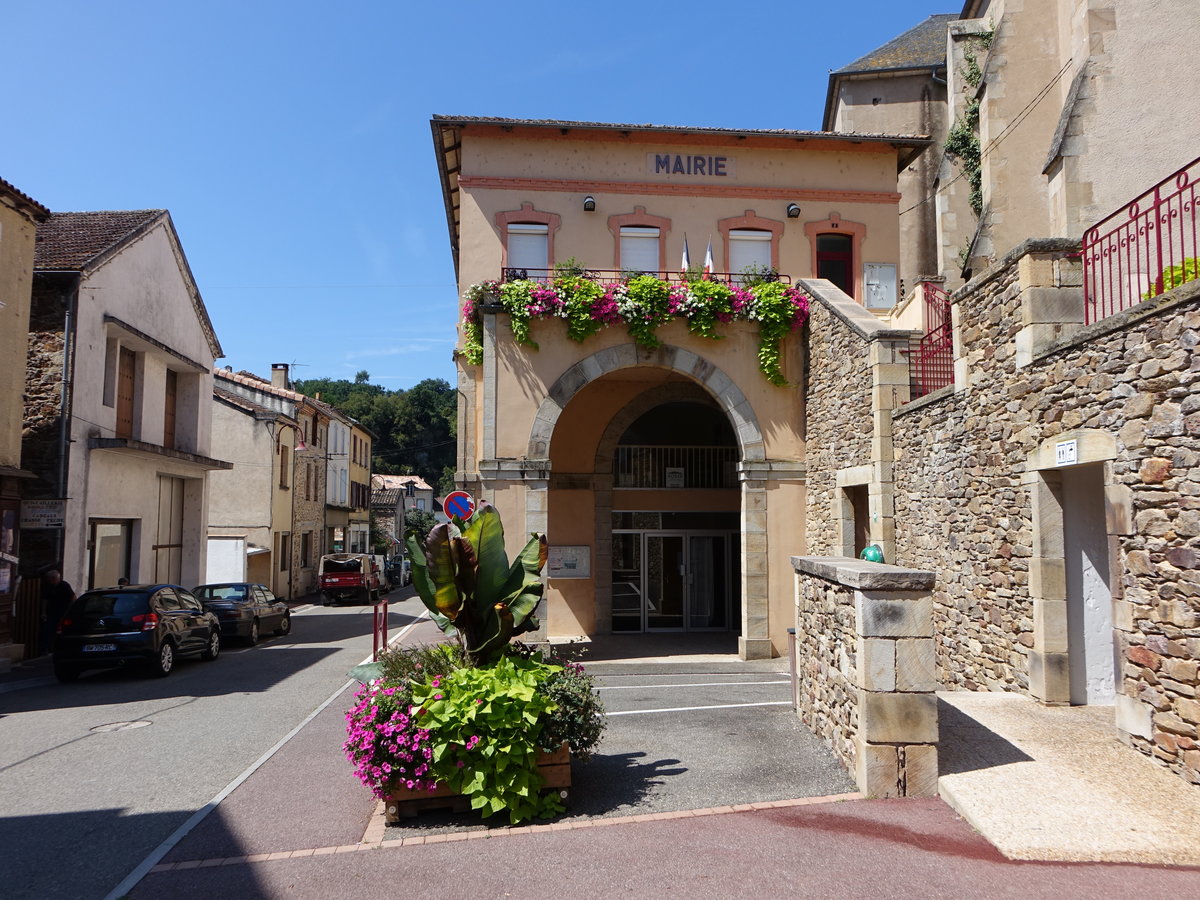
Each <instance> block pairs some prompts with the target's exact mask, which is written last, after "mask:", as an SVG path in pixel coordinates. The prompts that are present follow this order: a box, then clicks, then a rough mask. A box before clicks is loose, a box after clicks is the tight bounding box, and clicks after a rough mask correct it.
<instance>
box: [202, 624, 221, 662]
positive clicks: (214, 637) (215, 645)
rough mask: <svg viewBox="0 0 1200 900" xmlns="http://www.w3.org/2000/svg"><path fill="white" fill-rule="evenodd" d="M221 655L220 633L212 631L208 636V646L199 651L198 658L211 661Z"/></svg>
mask: <svg viewBox="0 0 1200 900" xmlns="http://www.w3.org/2000/svg"><path fill="white" fill-rule="evenodd" d="M220 655H221V634H220V632H217V631H214V632H213V633H212V634H210V635H209V636H208V646H207V647H205V648H204V650H203V651H201V653H200V658H201V659H202V660H204V661H205V662H211V661H212V660H214V659H216V658H217V657H218V656H220Z"/></svg>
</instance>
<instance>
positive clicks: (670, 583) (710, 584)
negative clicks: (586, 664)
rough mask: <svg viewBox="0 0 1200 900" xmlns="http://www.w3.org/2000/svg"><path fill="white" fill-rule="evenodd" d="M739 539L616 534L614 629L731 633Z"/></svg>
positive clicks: (719, 535) (722, 535) (711, 535)
mask: <svg viewBox="0 0 1200 900" xmlns="http://www.w3.org/2000/svg"><path fill="white" fill-rule="evenodd" d="M734 540H735V538H734V536H733V535H730V534H727V533H725V532H705V533H696V532H678V533H675V532H647V531H642V532H638V531H623V532H617V531H614V532H613V536H612V548H613V551H612V560H613V574H612V630H613V631H614V632H631V631H634V632H636V631H726V630H728V629H729V626H730V622H731V621H733V618H732V600H733V594H732V590H733V586H734V584H736V579H734V578H733V577H732V574H731V559H730V548H731V547H732V546H733V545H734Z"/></svg>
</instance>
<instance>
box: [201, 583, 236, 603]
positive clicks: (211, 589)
mask: <svg viewBox="0 0 1200 900" xmlns="http://www.w3.org/2000/svg"><path fill="white" fill-rule="evenodd" d="M194 593H195V594H196V596H197V597H199V598H200V599H201V600H245V599H246V586H245V585H242V584H206V585H201V586H200V587H198V588H196V590H195V591H194Z"/></svg>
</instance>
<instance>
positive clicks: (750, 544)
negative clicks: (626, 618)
mask: <svg viewBox="0 0 1200 900" xmlns="http://www.w3.org/2000/svg"><path fill="white" fill-rule="evenodd" d="M639 366H641V367H648V368H656V369H663V370H667V371H670V372H673V373H676V374H679V375H682V376H684V377H686V378H687V379H688V380H689V381H690V382H691V383H692V384H694V385H696V386H697V387H699V388H700V389H701V390H703V391H704V392H705V393H706V394H707V395H708V396H709V397H710V398H711V399H712V400H713V401H714V402H715V403H716V405H717V406H718V407H719V408H720V409H721V411H722V412H723V413H724V414H725V416H726V417H727V418H728V419H729V423H730V425H731V426H732V428H733V431H734V434H735V436H736V439H737V443H738V450H739V457H740V464H739V466H738V481H739V489H740V495H741V501H740V507H741V508H740V525H741V533H742V543H741V550H740V553H741V568H740V571H741V573H742V574H741V598H742V605H741V608H742V628H741V637H740V638H739V641H738V646H739V653H740V654H741V656H742V658H743V659H758V658H769V657H770V656H771V652H772V651H771V640H770V636H769V598H768V576H767V571H768V566H767V540H766V537H767V503H766V478H767V475H768V473H769V471H770V469H771V467H770V465H769V464H767V461H766V452H765V447H764V444H763V438H762V431H761V429H760V427H759V424H758V418H757V416H756V414H755V412H754V409H753V407H752V406H751V404H750V401H749V400H748V399H747V398H746V396H745V394H744V393H742V391H741V389H740V388H739V387H738V386H737V385H736V384H735V383H734V382H733V380H732V379H731V378H730V377H729V376H728V375H726V374H725V373H724V372H723V371H721V369H719V368H718V367H717V366H715V365H714V364H713V363H712V362H711V361H709V360H707V359H704V358H702V357H700V356H698V355H697V354H695V353H692V352H691V351H689V350H685V349H683V348H681V347H675V346H672V345H666V344H664V345H663V346H661V347H659V348H657V349H656V350H646V349H644V348H640V347H637V346H635V345H633V344H621V345H619V346H615V347H608V348H605V349H604V350H600V351H598V352H596V353H594V354H592V355H591V356H588V357H586V358H584V359H582V360H580V361H579V362H577V363H575V364H574V365H572V366H571V367H570V368H568V369H567V370H566V371H564V372H563V373H562V374H561V375H560V376H559V377H558V379H557V380H556V381H555V383H554V385H553V386H552V387H551V388H550V391H549V392H548V394H547V396H546V397H545V399H544V400H543V401H542V403H541V406H540V407H539V409H538V412H537V415H536V416H535V418H534V423H533V427H532V428H531V430H530V435H529V445H528V448H529V449H528V457H527V460H526V463H525V464H526V466H530V465H533V464H534V463H535V462H538V461H541V463H542V465H541V468H542V469H543V470H544V471H545V472H546V473H547V475H548V471H549V456H550V445H551V441H552V440H553V437H554V429H555V426H556V425H557V423H558V420H559V418H560V416H561V415H562V413H563V410H564V409H565V408H566V407H567V405H568V404H569V403H570V402H571V400H572V399H573V398H574V397H575V396H576V394H578V393H579V392H580V391H581V390H582V389H583V388H584V387H586V386H587V385H589V384H591V383H592V382H594V381H596V380H597V379H600V378H603V377H604V376H605V375H607V374H609V373H612V372H618V371H621V370H623V369H630V368H634V367H639ZM668 393H669V392H666V393H665V392H657V393H656V394H655V395H653V400H650V399H646V400H638V401H635V403H634V404H631V405H630V406H629V407H628V408H627V409H626V410H623V411H622V413H621V414H620V415H619V416H618V417H617V418H616V419H614V421H613V422H612V423H610V425H609V426H608V428H607V429H606V432H605V436H604V438H603V439H602V440H601V441H600V443H599V445H598V448H597V458H596V468H595V469H594V471H595V473H596V475H597V477H598V478H600V479H604V480H606V482H607V483H606V484H603V485H601V484H597V485H596V491H595V494H596V503H595V508H596V517H597V518H596V531H595V535H596V541H597V548H596V565H595V568H594V577H595V581H594V587H595V590H596V603H597V610H596V612H597V624H598V626H603V625H609V626H610V625H611V614H612V581H611V577H612V573H611V570H610V561H611V557H610V554H611V540H610V538H609V537H605V535H606V534H608V533H610V531H611V513H612V484H611V480H612V469H611V453H612V446H611V445H612V444H614V443H615V442H616V440H617V439H618V438H619V437H620V434H621V433H622V431H623V429H622V428H621V424H622V422H624V424H625V425H626V426H627V425H628V424H629V423H630V422H632V421H633V419H632V418H629V421H628V422H625V421H624V420H625V419H626V418H627V417H630V416H634V417H636V416H635V411H636V414H637V415H640V414H641V413H642V412H645V411H646V409H648V408H650V406H653V405H657V404H658V403H661V402H664V400H666V399H668ZM643 404H648V405H647V406H646V408H645V409H643V408H642V405H643ZM605 456H607V459H602V457H605ZM527 477H528V476H527ZM537 487H538V488H540V489H535V490H530V491H528V492H527V493H526V510H525V515H526V527H527V528H528V529H530V530H534V531H545V530H547V526H548V512H549V503H548V496H547V489H548V478H547V479H546V480H545V481H543V482H542V483H541V484H540V485H538V486H537ZM602 516H603V517H604V522H603V523H602V522H601V521H600V519H601V517H602Z"/></svg>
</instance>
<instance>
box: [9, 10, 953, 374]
mask: <svg viewBox="0 0 1200 900" xmlns="http://www.w3.org/2000/svg"><path fill="white" fill-rule="evenodd" d="M961 6H962V4H961V2H954V0H952V2H949V3H942V4H936V5H934V6H926V5H925V4H923V3H919V2H911V0H844V2H841V3H818V2H812V0H791V2H781V3H757V4H746V3H731V2H723V3H716V2H708V0H689V2H678V3H646V2H625V0H615V2H608V3H604V4H580V3H571V2H557V3H550V2H546V3H539V2H522V0H510V2H508V3H494V2H489V3H479V2H475V0H459V2H456V3H421V4H412V3H400V2H391V3H386V2H352V0H351V2H343V3H340V4H334V3H313V2H305V0H297V2H288V3H285V2H254V0H241V2H227V0H202V2H200V0H193V2H190V3H189V2H174V3H163V2H161V0H158V2H153V3H151V2H142V0H117V2H107V3H99V2H95V0H87V2H61V0H3V2H0V12H2V15H3V18H4V22H5V24H4V32H5V38H6V40H5V47H4V50H3V51H2V52H0V84H4V85H5V91H4V95H5V117H6V123H7V128H6V131H8V134H6V136H5V140H4V141H2V142H0V177H3V178H5V179H7V180H8V181H11V182H12V183H14V184H15V185H16V186H17V187H19V188H20V189H22V190H23V191H25V192H26V193H28V194H30V195H31V196H33V197H34V198H35V199H36V200H39V201H40V202H42V203H44V204H45V205H47V206H49V207H50V208H51V209H54V210H64V211H65V210H83V209H141V208H151V207H155V208H157V207H166V208H167V209H169V210H170V211H171V215H172V218H173V219H174V221H175V226H176V228H177V229H178V231H179V234H180V237H181V239H182V241H183V246H184V249H185V251H186V253H187V255H188V259H189V261H190V263H191V266H192V270H193V272H194V273H195V276H196V280H197V282H198V283H199V286H200V291H201V293H202V294H203V296H204V300H205V303H206V304H207V306H208V310H209V314H210V315H211V316H212V319H213V323H214V325H215V326H216V329H217V334H218V336H219V337H220V340H221V343H222V345H223V347H224V349H225V354H226V358H225V359H224V360H222V361H221V362H222V364H229V365H232V366H233V367H234V368H235V369H249V370H251V371H256V372H259V373H262V374H267V373H269V371H270V366H271V363H273V362H288V363H295V364H296V365H297V368H296V369H295V375H296V377H300V378H311V377H331V378H353V377H354V373H355V372H357V371H359V370H360V369H366V370H368V371H369V372H370V373H371V380H372V381H373V382H376V383H378V384H382V385H384V386H386V387H389V388H398V387H400V388H407V387H410V386H412V385H413V384H415V383H416V382H418V381H420V380H421V379H422V378H428V377H439V378H446V379H448V380H451V381H453V366H452V364H451V362H450V351H451V348H452V347H453V344H454V322H455V317H456V309H457V298H456V289H455V284H454V270H453V265H452V263H451V259H450V251H449V243H448V238H447V235H446V226H445V213H444V208H443V205H442V199H441V194H440V190H439V185H438V182H437V173H436V168H435V162H434V156H433V151H432V145H431V140H430V132H429V117H430V115H431V114H432V113H450V114H454V115H499V116H514V117H521V118H562V119H588V120H598V121H612V122H654V123H659V124H681V125H682V124H687V125H712V126H728V127H737V128H802V129H808V128H811V129H816V128H819V127H820V124H821V114H822V111H823V106H824V98H825V87H826V83H827V73H828V71H829V70H830V69H834V68H838V67H840V66H842V65H844V64H846V63H848V62H850V61H851V60H853V59H855V58H856V57H858V56H861V55H862V54H863V53H866V52H867V51H869V50H871V49H873V48H874V47H876V46H878V45H879V44H882V43H884V42H885V41H887V40H889V39H890V38H892V37H894V36H895V35H897V34H899V33H900V32H902V31H904V30H906V29H908V28H910V27H912V26H913V25H915V24H917V23H918V22H920V21H921V20H922V19H924V18H925V17H926V16H927V15H929V14H932V13H938V12H956V11H958V10H959V9H960V8H961ZM9 129H12V130H11V131H9ZM17 134H19V135H21V136H23V137H24V139H25V140H23V141H22V140H19V139H18V140H14V139H13V138H14V137H15V136H16V135H17Z"/></svg>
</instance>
